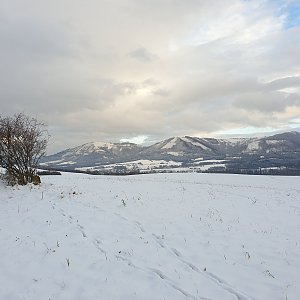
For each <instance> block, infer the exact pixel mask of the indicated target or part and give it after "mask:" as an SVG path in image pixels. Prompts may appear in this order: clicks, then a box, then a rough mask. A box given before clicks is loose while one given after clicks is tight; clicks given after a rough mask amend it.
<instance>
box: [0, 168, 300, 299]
mask: <svg viewBox="0 0 300 300" xmlns="http://www.w3.org/2000/svg"><path fill="white" fill-rule="evenodd" d="M42 181H43V183H42V184H41V185H40V186H25V187H18V186H17V187H6V186H4V184H3V183H2V182H0V270H1V271H0V299H3V300H21V299H22V300H24V299H30V300H35V299H36V300H40V299H47V300H48V299H55V300H60V299H61V300H71V299H72V300H74V299H76V300H77V299H78V300H80V299H82V300H88V299H93V300H95V299H105V300H106V299H128V300H131V299H143V300H144V299H149V300H155V299H172V300H173V299H216V300H219V299H222V300H226V299H234V300H235V299H240V300H246V299H272V300H274V299H288V300H290V299H300V234H299V232H300V187H299V177H271V176H268V177H267V176H261V177H259V176H240V175H221V174H195V173H189V174H151V175H139V176H127V177H117V176H112V177H108V176H91V175H85V174H63V175H62V176H44V177H42Z"/></svg>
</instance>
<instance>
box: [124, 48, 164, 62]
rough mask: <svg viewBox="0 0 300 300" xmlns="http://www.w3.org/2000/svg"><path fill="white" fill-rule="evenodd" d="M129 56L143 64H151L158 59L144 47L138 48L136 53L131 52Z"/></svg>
mask: <svg viewBox="0 0 300 300" xmlns="http://www.w3.org/2000/svg"><path fill="white" fill-rule="evenodd" d="M128 55H129V56H130V57H132V58H134V59H136V60H138V61H141V62H151V61H153V60H156V59H157V58H158V57H157V56H156V55H155V54H153V53H151V52H150V51H148V50H147V49H146V48H143V47H141V48H137V49H135V50H134V51H132V52H129V54H128Z"/></svg>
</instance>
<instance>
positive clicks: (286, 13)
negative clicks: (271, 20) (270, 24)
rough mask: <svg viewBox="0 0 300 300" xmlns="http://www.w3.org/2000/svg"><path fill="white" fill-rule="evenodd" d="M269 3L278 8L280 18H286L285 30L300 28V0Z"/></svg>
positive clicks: (275, 0) (269, 1)
mask: <svg viewBox="0 0 300 300" xmlns="http://www.w3.org/2000/svg"><path fill="white" fill-rule="evenodd" d="M268 3H269V4H270V5H272V6H277V7H278V10H277V14H278V16H283V17H284V22H283V26H284V29H289V28H293V27H296V26H300V0H268Z"/></svg>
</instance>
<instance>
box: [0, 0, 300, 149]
mask: <svg viewBox="0 0 300 300" xmlns="http://www.w3.org/2000/svg"><path fill="white" fill-rule="evenodd" d="M0 1H1V0H0ZM2 2H3V1H2ZM296 4H297V2H296V1H288V0H286V1H285V0H278V1H260V0H254V1H242V0H228V1H221V0H216V1H213V2H212V1H208V0H204V1H197V0H186V1H180V0H164V1H160V0H122V1H121V0H120V1H118V0H117V1H108V0H100V1H96V0H88V1H85V2H82V1H81V2H77V3H76V4H75V3H74V2H73V1H71V0H60V1H58V0H53V1H47V2H43V3H42V2H36V1H33V0H25V1H21V2H20V1H17V0H11V1H9V2H5V3H3V5H2V10H1V13H0V39H1V45H0V76H1V81H0V105H1V114H13V113H15V112H17V111H24V112H26V113H28V114H31V115H33V116H36V117H38V118H40V119H42V120H44V121H46V122H47V123H48V124H49V129H50V133H51V135H52V137H53V138H52V144H51V145H50V148H49V149H50V150H49V151H50V152H53V151H55V150H59V149H61V148H65V147H69V146H74V145H77V144H81V143H83V142H87V141H91V140H107V141H118V140H120V139H126V138H127V139H130V138H133V137H138V136H149V137H151V139H161V138H165V137H169V136H174V135H186V134H204V135H206V136H207V135H212V136H213V135H214V134H217V132H218V131H222V130H223V131H226V130H230V131H231V132H232V131H234V129H235V128H236V130H237V133H238V132H239V131H240V130H241V128H248V127H249V128H250V127H251V128H257V130H258V131H260V128H264V127H268V128H274V130H275V129H281V128H283V127H284V128H288V127H289V126H296V125H295V122H297V120H299V119H300V102H299V95H300V80H299V78H300V62H299V59H298V56H299V53H300V26H299V24H298V23H297V19H298V17H299V15H298V13H297V10H293V8H295V7H296V6H297V5H296ZM287 24H288V25H287Z"/></svg>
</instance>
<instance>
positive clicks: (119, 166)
mask: <svg viewBox="0 0 300 300" xmlns="http://www.w3.org/2000/svg"><path fill="white" fill-rule="evenodd" d="M41 167H43V168H51V169H57V170H68V171H72V170H75V171H90V172H100V173H101V172H104V173H105V172H106V173H107V172H117V173H123V172H128V171H130V170H134V171H143V172H150V171H191V170H192V171H222V170H223V171H228V172H230V173H232V172H234V170H261V169H266V170H271V169H273V170H276V169H277V170H278V169H280V170H283V169H286V168H288V169H293V170H294V169H297V170H298V169H300V133H299V132H296V131H292V132H286V133H281V134H276V135H273V136H269V137H263V138H231V139H214V138H198V137H190V136H184V137H172V138H169V139H166V140H164V141H161V142H158V143H156V144H154V145H151V146H147V147H142V146H139V145H136V144H133V143H128V142H126V143H103V142H92V143H87V144H84V145H81V146H77V147H75V148H71V149H67V150H64V151H61V152H59V153H57V154H54V155H50V156H47V157H44V158H43V160H42V162H41ZM230 170H231V171H232V172H231V171H230Z"/></svg>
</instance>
